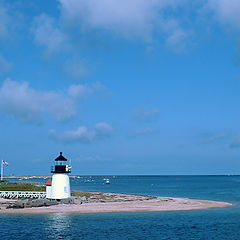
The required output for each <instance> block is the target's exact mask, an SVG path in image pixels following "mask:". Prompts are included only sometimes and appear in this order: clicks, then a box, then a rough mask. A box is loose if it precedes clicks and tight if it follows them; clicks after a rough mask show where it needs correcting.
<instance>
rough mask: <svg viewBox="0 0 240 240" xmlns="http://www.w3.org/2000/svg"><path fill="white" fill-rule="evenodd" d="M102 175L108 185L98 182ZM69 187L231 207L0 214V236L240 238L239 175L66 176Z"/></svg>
mask: <svg viewBox="0 0 240 240" xmlns="http://www.w3.org/2000/svg"><path fill="white" fill-rule="evenodd" d="M104 178H105V179H106V178H108V179H109V180H110V183H111V184H109V185H106V184H104V183H105V180H104ZM31 181H37V179H31ZM38 181H41V182H42V181H46V180H43V179H40V180H38ZM71 186H72V189H75V190H89V191H103V192H118V193H132V194H147V195H155V196H168V197H187V198H199V199H207V200H217V201H227V202H231V203H233V206H232V207H227V208H219V209H208V210H194V211H175V212H174V211H173V212H137V213H101V214H99V213H95V214H42V215H41V214H40V215H0V223H1V227H0V237H1V239H24V240H25V239H41V240H44V239H218V240H219V239H240V176H102V177H89V176H86V177H81V178H75V179H71Z"/></svg>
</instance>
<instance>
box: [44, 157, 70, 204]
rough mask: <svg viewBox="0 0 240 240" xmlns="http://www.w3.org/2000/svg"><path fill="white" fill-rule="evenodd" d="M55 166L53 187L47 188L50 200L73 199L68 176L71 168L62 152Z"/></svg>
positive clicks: (53, 169)
mask: <svg viewBox="0 0 240 240" xmlns="http://www.w3.org/2000/svg"><path fill="white" fill-rule="evenodd" d="M54 162H55V164H54V166H53V167H52V171H51V172H52V173H53V176H52V183H51V186H50V185H47V186H46V194H47V198H49V199H56V200H61V199H67V198H70V197H71V189H70V183H69V176H68V174H69V173H70V172H71V166H69V165H68V160H67V159H66V158H65V157H63V155H62V152H60V155H59V156H58V157H57V158H56V159H55V161H54Z"/></svg>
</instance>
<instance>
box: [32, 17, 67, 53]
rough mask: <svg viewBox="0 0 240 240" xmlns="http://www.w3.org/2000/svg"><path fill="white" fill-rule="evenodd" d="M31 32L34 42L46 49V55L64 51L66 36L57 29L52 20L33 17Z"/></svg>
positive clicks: (50, 18)
mask: <svg viewBox="0 0 240 240" xmlns="http://www.w3.org/2000/svg"><path fill="white" fill-rule="evenodd" d="M32 32H33V34H34V38H35V42H36V43H37V44H39V45H41V46H44V47H46V49H47V53H48V54H52V53H55V52H58V51H61V50H63V49H65V44H66V42H67V37H66V35H65V34H64V33H63V32H62V31H61V30H60V29H59V28H58V27H57V23H56V21H55V19H54V18H52V17H49V16H47V15H46V14H42V15H40V16H37V17H35V19H34V23H33V27H32Z"/></svg>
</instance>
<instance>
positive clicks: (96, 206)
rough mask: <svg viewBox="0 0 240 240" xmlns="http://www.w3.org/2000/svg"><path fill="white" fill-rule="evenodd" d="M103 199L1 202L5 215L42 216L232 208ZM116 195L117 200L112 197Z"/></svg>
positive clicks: (160, 200)
mask: <svg viewBox="0 0 240 240" xmlns="http://www.w3.org/2000/svg"><path fill="white" fill-rule="evenodd" d="M96 195H98V196H99V195H101V196H102V197H103V198H101V199H99V198H98V199H96V197H95V198H94V199H92V200H91V199H90V200H91V201H89V202H84V203H82V204H59V205H54V206H49V207H35V208H34V207H33V208H22V209H6V204H7V203H8V202H13V201H14V200H7V199H0V205H1V210H0V213H2V214H8V213H9V214H11V213H14V214H23V213H25V214H27V213H29V214H39V213H97V212H136V211H183V210H194V209H207V208H217V207H227V206H231V205H232V204H231V203H227V202H217V201H209V200H197V199H187V198H169V197H149V196H139V195H129V194H115V193H114V194H111V193H96ZM112 196H114V198H113V197H112Z"/></svg>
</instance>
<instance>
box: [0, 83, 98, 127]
mask: <svg viewBox="0 0 240 240" xmlns="http://www.w3.org/2000/svg"><path fill="white" fill-rule="evenodd" d="M95 90H96V87H95V85H93V86H90V87H89V86H87V85H80V84H75V85H71V86H70V87H69V88H68V89H67V90H65V91H38V90H35V89H33V88H31V87H30V86H29V83H28V82H22V83H19V82H16V81H13V80H10V79H7V80H5V81H4V82H3V85H2V87H1V88H0V111H1V112H3V113H5V114H8V115H12V116H14V117H15V118H17V119H19V120H20V121H22V122H31V123H40V122H42V120H43V118H44V116H46V115H50V116H52V117H54V118H55V119H56V120H58V121H65V120H68V119H70V118H72V117H74V116H75V115H76V114H77V109H78V108H77V106H78V104H77V102H78V99H79V98H82V97H85V96H87V95H89V94H90V93H94V91H95Z"/></svg>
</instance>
